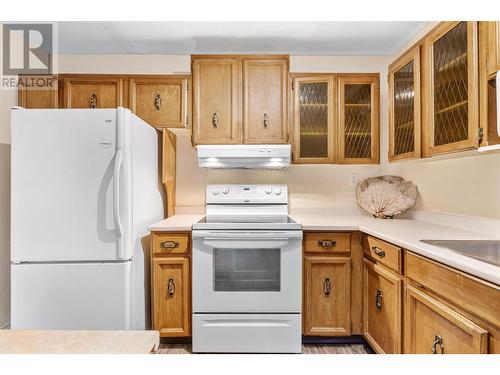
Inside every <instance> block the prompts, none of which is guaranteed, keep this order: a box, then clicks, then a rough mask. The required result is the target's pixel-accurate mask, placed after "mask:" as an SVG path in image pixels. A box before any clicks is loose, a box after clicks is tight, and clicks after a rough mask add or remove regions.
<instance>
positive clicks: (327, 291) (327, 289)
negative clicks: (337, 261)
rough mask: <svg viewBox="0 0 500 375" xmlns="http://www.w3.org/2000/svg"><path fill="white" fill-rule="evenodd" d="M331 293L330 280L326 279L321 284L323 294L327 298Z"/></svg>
mask: <svg viewBox="0 0 500 375" xmlns="http://www.w3.org/2000/svg"><path fill="white" fill-rule="evenodd" d="M331 291H332V283H331V281H330V278H328V277H327V278H325V281H324V282H323V292H325V296H329V295H330V292H331Z"/></svg>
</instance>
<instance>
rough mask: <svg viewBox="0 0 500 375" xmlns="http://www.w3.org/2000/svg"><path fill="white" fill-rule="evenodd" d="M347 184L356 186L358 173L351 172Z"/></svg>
mask: <svg viewBox="0 0 500 375" xmlns="http://www.w3.org/2000/svg"><path fill="white" fill-rule="evenodd" d="M349 185H351V186H353V187H356V186H358V175H357V174H356V173H353V174H351V175H350V176H349Z"/></svg>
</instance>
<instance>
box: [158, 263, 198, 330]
mask: <svg viewBox="0 0 500 375" xmlns="http://www.w3.org/2000/svg"><path fill="white" fill-rule="evenodd" d="M152 276H153V285H152V294H153V296H152V298H153V328H154V329H156V330H158V331H160V335H161V336H162V337H165V336H189V335H190V334H191V323H190V322H191V311H190V303H189V295H190V293H189V290H190V286H189V284H190V282H189V278H190V276H189V258H184V257H182V258H181V257H179V258H174V257H165V258H160V257H158V258H154V259H153V275H152Z"/></svg>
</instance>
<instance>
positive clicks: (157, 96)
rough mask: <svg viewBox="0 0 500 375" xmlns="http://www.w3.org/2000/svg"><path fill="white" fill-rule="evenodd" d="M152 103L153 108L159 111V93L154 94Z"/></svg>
mask: <svg viewBox="0 0 500 375" xmlns="http://www.w3.org/2000/svg"><path fill="white" fill-rule="evenodd" d="M154 105H155V109H156V110H157V111H159V110H160V108H161V96H160V94H156V96H155V102H154Z"/></svg>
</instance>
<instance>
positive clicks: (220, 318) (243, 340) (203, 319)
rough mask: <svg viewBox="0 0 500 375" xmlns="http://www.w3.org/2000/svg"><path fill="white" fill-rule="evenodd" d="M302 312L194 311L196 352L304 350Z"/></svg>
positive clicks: (284, 351)
mask: <svg viewBox="0 0 500 375" xmlns="http://www.w3.org/2000/svg"><path fill="white" fill-rule="evenodd" d="M301 351H302V336H301V318H300V314H194V315H193V352H195V353H300V352H301Z"/></svg>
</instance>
